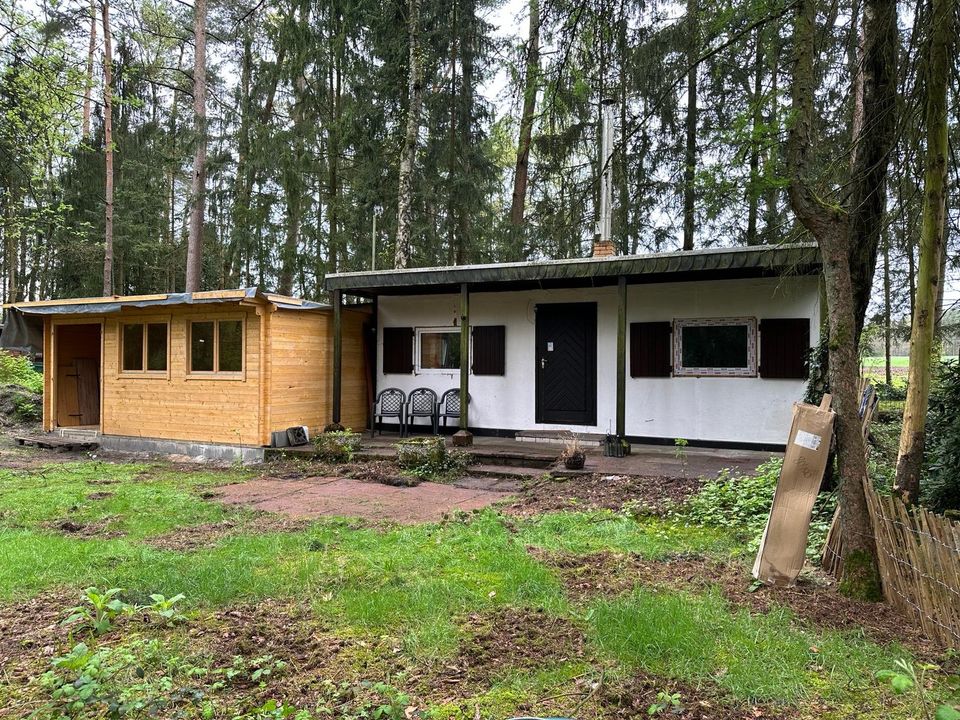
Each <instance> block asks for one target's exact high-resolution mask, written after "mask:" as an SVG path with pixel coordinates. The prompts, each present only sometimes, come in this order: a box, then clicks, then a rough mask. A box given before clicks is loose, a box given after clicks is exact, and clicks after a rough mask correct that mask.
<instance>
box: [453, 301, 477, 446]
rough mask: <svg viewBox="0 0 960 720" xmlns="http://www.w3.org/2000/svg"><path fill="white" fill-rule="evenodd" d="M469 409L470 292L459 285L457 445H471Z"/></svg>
mask: <svg viewBox="0 0 960 720" xmlns="http://www.w3.org/2000/svg"><path fill="white" fill-rule="evenodd" d="M469 410H470V292H469V291H468V290H467V284H466V283H462V284H461V285H460V429H459V430H457V432H456V434H454V436H453V444H454V445H456V446H457V447H465V446H468V445H473V434H472V433H471V432H470V431H469V430H468V429H467V428H469V427H470V425H469Z"/></svg>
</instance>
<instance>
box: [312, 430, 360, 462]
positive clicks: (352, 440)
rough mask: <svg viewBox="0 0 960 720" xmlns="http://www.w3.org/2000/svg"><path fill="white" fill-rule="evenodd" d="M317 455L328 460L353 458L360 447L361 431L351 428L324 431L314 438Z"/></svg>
mask: <svg viewBox="0 0 960 720" xmlns="http://www.w3.org/2000/svg"><path fill="white" fill-rule="evenodd" d="M313 444H314V446H315V447H316V448H317V455H318V456H319V457H320V459H321V460H324V461H326V462H334V463H342V462H350V461H351V460H353V455H354V453H356V452H357V450H359V449H360V433H355V432H353V431H352V430H350V429H349V428H347V429H346V430H333V431H330V432H323V433H320V434H319V435H317V436H316V437H314V438H313Z"/></svg>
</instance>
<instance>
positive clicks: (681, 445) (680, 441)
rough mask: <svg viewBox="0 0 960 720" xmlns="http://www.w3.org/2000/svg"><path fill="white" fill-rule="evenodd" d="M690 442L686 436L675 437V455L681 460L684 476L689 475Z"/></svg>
mask: <svg viewBox="0 0 960 720" xmlns="http://www.w3.org/2000/svg"><path fill="white" fill-rule="evenodd" d="M689 444H690V442H689V441H688V440H686V439H685V438H675V439H674V441H673V456H674V457H675V458H676V459H677V460H679V461H680V469H681V471H682V472H683V477H684V479H686V477H687V445H689Z"/></svg>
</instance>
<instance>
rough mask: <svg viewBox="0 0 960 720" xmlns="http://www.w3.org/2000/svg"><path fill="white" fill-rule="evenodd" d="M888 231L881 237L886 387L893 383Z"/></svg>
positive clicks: (884, 374)
mask: <svg viewBox="0 0 960 720" xmlns="http://www.w3.org/2000/svg"><path fill="white" fill-rule="evenodd" d="M892 334H893V331H892V328H891V327H890V233H889V230H888V231H887V233H886V236H885V237H884V239H883V379H884V381H885V382H886V383H887V387H890V386H891V385H893V369H892V368H891V365H890V345H891V339H892V338H891V335H892Z"/></svg>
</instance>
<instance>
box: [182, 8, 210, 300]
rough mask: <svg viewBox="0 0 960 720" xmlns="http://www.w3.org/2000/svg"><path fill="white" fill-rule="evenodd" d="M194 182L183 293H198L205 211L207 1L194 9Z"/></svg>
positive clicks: (191, 189) (191, 184) (191, 185)
mask: <svg viewBox="0 0 960 720" xmlns="http://www.w3.org/2000/svg"><path fill="white" fill-rule="evenodd" d="M193 48H194V52H193V122H194V133H195V137H194V142H195V143H196V145H195V148H194V154H193V178H192V180H191V183H190V198H191V200H192V202H193V205H192V207H191V209H190V232H189V235H188V236H187V278H186V291H187V292H197V291H198V290H200V285H201V276H202V270H203V225H204V215H205V214H206V207H207V187H206V186H207V0H194V6H193Z"/></svg>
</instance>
